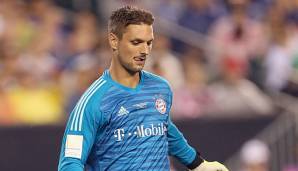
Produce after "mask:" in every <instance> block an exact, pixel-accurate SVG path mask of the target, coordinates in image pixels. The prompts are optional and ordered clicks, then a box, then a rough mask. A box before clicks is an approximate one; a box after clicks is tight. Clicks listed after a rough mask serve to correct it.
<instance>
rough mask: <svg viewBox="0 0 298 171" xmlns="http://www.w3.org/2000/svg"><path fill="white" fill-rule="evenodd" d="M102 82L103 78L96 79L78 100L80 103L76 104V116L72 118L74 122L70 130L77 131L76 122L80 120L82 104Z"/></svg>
mask: <svg viewBox="0 0 298 171" xmlns="http://www.w3.org/2000/svg"><path fill="white" fill-rule="evenodd" d="M101 82H102V80H101V79H98V80H96V81H95V82H94V83H93V84H92V85H91V86H90V87H89V88H88V89H87V90H86V91H85V93H84V94H83V95H82V96H81V98H80V100H79V101H78V103H77V104H76V106H75V109H74V116H73V118H72V122H71V127H70V130H72V131H76V130H77V128H78V126H77V124H75V122H76V123H77V122H78V121H77V120H78V117H79V111H80V109H81V108H82V104H83V102H84V101H85V99H86V97H87V96H88V95H89V94H90V93H91V92H92V91H93V90H94V89H95V88H96V86H98V85H99V84H100V83H101Z"/></svg>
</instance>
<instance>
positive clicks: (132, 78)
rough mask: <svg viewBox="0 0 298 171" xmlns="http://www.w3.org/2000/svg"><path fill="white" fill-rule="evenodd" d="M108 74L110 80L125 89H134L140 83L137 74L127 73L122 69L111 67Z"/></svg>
mask: <svg viewBox="0 0 298 171" xmlns="http://www.w3.org/2000/svg"><path fill="white" fill-rule="evenodd" d="M109 72H110V75H111V78H112V79H113V80H114V81H116V82H118V83H119V84H121V85H123V86H125V87H130V88H136V87H137V85H138V84H139V82H140V74H139V72H136V73H134V74H131V73H129V72H128V71H126V70H125V69H124V68H120V67H114V66H113V65H111V66H110V68H109Z"/></svg>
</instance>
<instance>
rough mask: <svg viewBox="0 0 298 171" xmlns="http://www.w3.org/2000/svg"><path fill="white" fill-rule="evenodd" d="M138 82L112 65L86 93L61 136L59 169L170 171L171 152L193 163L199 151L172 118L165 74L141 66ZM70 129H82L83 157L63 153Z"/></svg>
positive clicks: (78, 131)
mask: <svg viewBox="0 0 298 171" xmlns="http://www.w3.org/2000/svg"><path fill="white" fill-rule="evenodd" d="M140 75H141V80H140V83H139V84H138V86H137V87H136V88H129V87H125V86H123V85H120V84H118V83H117V82H115V81H113V80H112V79H111V76H110V74H109V72H108V71H105V72H104V74H103V76H102V77H101V78H99V79H98V80H97V81H95V82H94V83H93V84H92V85H91V86H90V88H89V89H88V90H87V91H86V92H85V93H84V94H83V96H82V97H81V99H80V100H79V102H78V103H77V105H76V107H75V108H74V110H73V112H72V113H71V115H70V118H69V121H68V124H67V126H66V130H65V134H64V137H63V142H62V147H61V154H60V160H59V166H58V168H59V170H61V171H70V170H71V171H73V170H75V171H76V170H80V171H83V170H84V168H86V169H87V170H91V171H103V170H112V171H117V170H121V171H125V170H146V171H168V170H169V160H168V155H169V154H170V155H173V156H175V157H176V158H178V160H180V161H181V162H182V163H183V164H190V163H191V162H192V161H193V160H194V158H195V155H196V152H195V150H194V149H193V148H192V147H190V146H189V145H188V144H187V142H186V140H185V139H184V138H183V136H182V134H181V133H180V132H179V130H178V129H177V128H176V127H175V125H174V124H173V123H172V122H171V120H170V117H169V113H170V108H171V104H172V92H171V90H170V87H169V85H168V83H167V81H165V80H164V79H163V78H161V77H158V76H156V75H153V74H151V73H148V72H146V71H142V72H141V73H140ZM67 135H83V151H82V156H81V158H75V157H65V143H66V137H67Z"/></svg>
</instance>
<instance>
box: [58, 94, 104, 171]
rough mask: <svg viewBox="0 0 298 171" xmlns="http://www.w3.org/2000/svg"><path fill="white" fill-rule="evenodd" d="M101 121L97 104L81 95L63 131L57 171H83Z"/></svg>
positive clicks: (101, 117)
mask: <svg viewBox="0 0 298 171" xmlns="http://www.w3.org/2000/svg"><path fill="white" fill-rule="evenodd" d="M87 95H88V94H87ZM103 120H104V119H103V116H102V113H101V112H100V110H99V107H98V102H97V101H96V100H93V101H92V98H91V99H90V97H89V99H88V96H87V97H86V96H84V95H83V96H82V97H81V99H80V100H79V102H78V103H77V105H76V107H75V108H74V110H73V112H72V113H71V115H70V117H69V120H68V123H67V126H66V129H65V133H64V137H63V140H62V146H61V153H60V160H59V166H58V170H59V171H83V170H84V166H85V164H86V161H87V158H88V156H89V153H90V151H91V149H92V146H93V143H94V140H95V137H96V133H97V129H98V128H100V126H101V125H102V124H103Z"/></svg>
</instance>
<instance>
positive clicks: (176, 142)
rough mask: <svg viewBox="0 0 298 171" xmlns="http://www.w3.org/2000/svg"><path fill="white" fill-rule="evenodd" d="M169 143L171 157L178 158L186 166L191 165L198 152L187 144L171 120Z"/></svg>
mask: <svg viewBox="0 0 298 171" xmlns="http://www.w3.org/2000/svg"><path fill="white" fill-rule="evenodd" d="M168 142H169V154H170V155H171V156H174V157H176V158H177V159H178V160H179V161H180V162H181V163H182V164H184V165H189V164H191V163H192V162H193V161H194V159H195V157H196V150H195V149H194V148H193V147H191V146H190V145H189V144H188V143H187V141H186V139H185V138H184V137H183V135H182V133H181V132H180V131H179V130H178V128H177V127H176V126H175V125H174V123H173V122H172V121H171V120H169V125H168Z"/></svg>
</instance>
